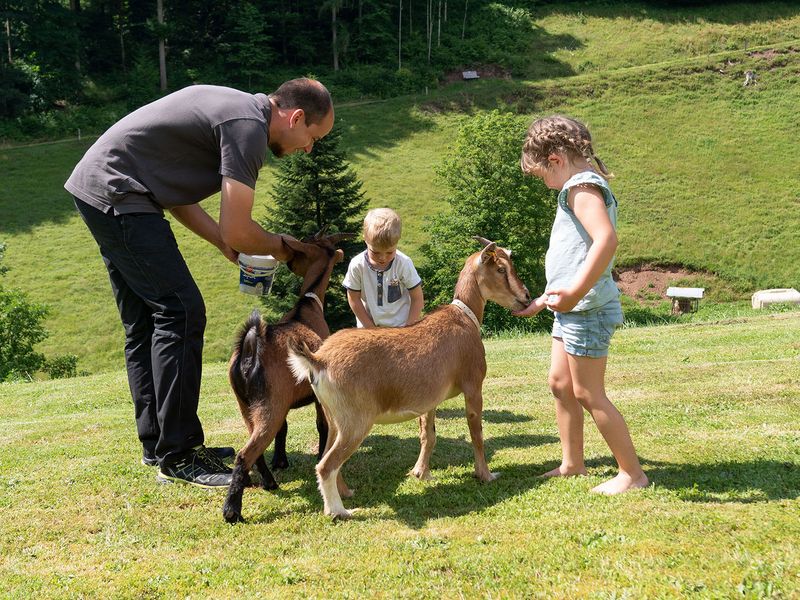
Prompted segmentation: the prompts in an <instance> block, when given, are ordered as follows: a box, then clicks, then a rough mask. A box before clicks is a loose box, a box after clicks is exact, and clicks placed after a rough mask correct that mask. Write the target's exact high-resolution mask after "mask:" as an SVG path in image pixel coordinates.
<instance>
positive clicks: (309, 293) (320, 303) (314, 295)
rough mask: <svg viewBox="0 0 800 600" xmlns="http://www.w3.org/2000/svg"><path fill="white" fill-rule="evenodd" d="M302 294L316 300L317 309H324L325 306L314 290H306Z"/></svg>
mask: <svg viewBox="0 0 800 600" xmlns="http://www.w3.org/2000/svg"><path fill="white" fill-rule="evenodd" d="M304 295H305V297H306V298H313V299H314V300H316V301H317V304H319V309H320V310H322V311H324V310H325V308H324V307H323V306H322V300H320V299H319V296H317V295H316V294H315V293H314V292H306V293H305V294H304Z"/></svg>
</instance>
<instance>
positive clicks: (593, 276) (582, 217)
mask: <svg viewBox="0 0 800 600" xmlns="http://www.w3.org/2000/svg"><path fill="white" fill-rule="evenodd" d="M575 189H576V191H575V195H574V197H573V211H574V212H575V216H576V217H577V218H578V221H580V223H581V225H583V227H584V229H586V233H588V234H589V237H591V238H592V247H591V248H590V249H589V252H588V253H587V254H586V260H585V261H584V263H583V266H582V267H581V269H580V271H578V274H577V275H576V276H575V279H574V280H573V282H572V285H571V286H570V287H569V288H562V289H555V290H547V291H546V292H545V293H546V294H547V295H548V296H549V297H550V298H548V302H547V307H548V308H551V309H553V310H555V311H558V312H569V311H570V310H572V309H573V308H575V305H576V304H578V302H580V300H581V298H583V297H584V296H585V295H586V294H588V293H589V290H590V289H592V286H593V285H594V284H595V283H597V280H598V279H600V275H602V274H603V271H605V270H606V267H608V265H609V263H610V262H611V259H612V258H614V252H616V250H617V243H618V242H617V232H616V231H614V226H613V225H612V224H611V219H609V218H608V212H606V204H605V201H604V200H603V195H602V193H600V191H599V190H597V189H593V188H580V189H578V188H575Z"/></svg>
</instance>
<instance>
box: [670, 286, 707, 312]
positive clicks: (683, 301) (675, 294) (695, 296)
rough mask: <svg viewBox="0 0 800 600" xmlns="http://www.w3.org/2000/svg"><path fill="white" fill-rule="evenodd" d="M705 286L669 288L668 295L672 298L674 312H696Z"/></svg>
mask: <svg viewBox="0 0 800 600" xmlns="http://www.w3.org/2000/svg"><path fill="white" fill-rule="evenodd" d="M705 291H706V289H705V288H682V287H671V288H667V297H668V298H672V313H673V314H678V313H685V312H694V311H696V310H697V306H698V304H700V299H701V298H702V297H703V292H705Z"/></svg>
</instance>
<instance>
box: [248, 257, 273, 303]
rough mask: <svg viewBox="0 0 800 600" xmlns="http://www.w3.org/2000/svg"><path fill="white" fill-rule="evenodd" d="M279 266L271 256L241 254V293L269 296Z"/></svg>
mask: <svg viewBox="0 0 800 600" xmlns="http://www.w3.org/2000/svg"><path fill="white" fill-rule="evenodd" d="M278 264H279V263H278V260H277V259H275V258H273V257H272V256H269V255H266V256H258V255H252V256H251V255H250V254H242V253H239V291H240V292H244V293H245V294H251V295H253V296H266V295H267V294H269V292H270V290H271V289H272V280H273V279H274V277H275V269H277V268H278Z"/></svg>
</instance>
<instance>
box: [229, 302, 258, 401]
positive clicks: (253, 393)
mask: <svg viewBox="0 0 800 600" xmlns="http://www.w3.org/2000/svg"><path fill="white" fill-rule="evenodd" d="M265 329H266V327H265V325H264V322H263V321H262V320H261V315H260V314H259V313H258V311H257V310H254V311H253V312H252V313H250V317H248V319H247V321H246V322H245V324H244V327H242V329H241V331H240V332H239V335H238V336H237V341H236V347H235V350H234V352H235V354H236V357H235V359H234V360H233V362H232V363H231V366H230V373H229V375H230V380H231V387H233V391H234V392H236V395H237V396H238V397H239V399H240V400H241V401H242V402H244V403H245V404H248V405H249V404H250V403H251V402H253V400H256V399H257V398H263V397H264V395H265V394H266V391H267V380H266V377H265V376H264V367H263V366H262V365H261V360H260V358H259V357H260V356H261V350H262V348H263V343H264V335H265Z"/></svg>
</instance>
